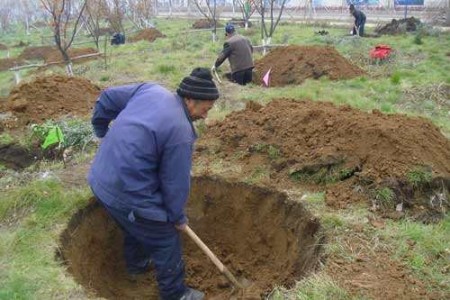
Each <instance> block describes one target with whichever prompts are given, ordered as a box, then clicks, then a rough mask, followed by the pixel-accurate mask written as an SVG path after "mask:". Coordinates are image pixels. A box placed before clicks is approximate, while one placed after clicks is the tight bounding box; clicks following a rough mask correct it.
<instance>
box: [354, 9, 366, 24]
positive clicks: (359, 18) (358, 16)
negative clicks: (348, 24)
mask: <svg viewBox="0 0 450 300" xmlns="http://www.w3.org/2000/svg"><path fill="white" fill-rule="evenodd" d="M352 14H353V17H354V18H355V25H356V26H361V25H364V24H365V23H366V15H365V14H364V13H363V12H362V11H360V10H358V9H355V10H354V11H353V13H352Z"/></svg>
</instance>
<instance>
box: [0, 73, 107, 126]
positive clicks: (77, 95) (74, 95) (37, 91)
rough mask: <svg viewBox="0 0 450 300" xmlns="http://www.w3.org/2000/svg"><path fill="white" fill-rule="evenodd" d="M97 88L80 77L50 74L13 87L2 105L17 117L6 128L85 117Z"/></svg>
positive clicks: (97, 90) (97, 93) (95, 96)
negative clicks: (66, 117) (50, 120)
mask: <svg viewBox="0 0 450 300" xmlns="http://www.w3.org/2000/svg"><path fill="white" fill-rule="evenodd" d="M99 93H100V89H99V88H98V87H97V86H95V85H93V84H92V83H91V82H90V81H88V80H87V79H84V78H79V77H66V76H61V75H53V76H48V77H40V78H37V79H36V80H35V81H32V82H28V83H23V84H21V85H19V86H17V87H15V88H14V89H13V90H12V91H11V93H10V95H9V97H8V100H7V103H6V105H5V107H6V110H9V111H12V113H13V114H14V116H15V117H16V118H17V120H15V121H14V122H9V123H8V124H7V126H8V127H16V126H23V125H27V124H30V123H42V122H43V121H45V120H47V119H55V118H58V117H61V116H64V115H67V114H70V115H77V116H84V115H87V114H88V113H89V112H90V111H91V109H92V107H93V104H94V103H95V100H96V98H97V97H98V95H99Z"/></svg>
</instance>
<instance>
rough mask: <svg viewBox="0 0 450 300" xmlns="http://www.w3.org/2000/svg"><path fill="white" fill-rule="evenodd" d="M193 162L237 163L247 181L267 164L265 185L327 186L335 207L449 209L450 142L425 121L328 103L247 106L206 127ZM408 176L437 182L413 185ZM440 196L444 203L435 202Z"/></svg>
mask: <svg viewBox="0 0 450 300" xmlns="http://www.w3.org/2000/svg"><path fill="white" fill-rule="evenodd" d="M196 158H197V159H199V161H202V160H203V161H205V162H207V161H214V160H215V159H222V160H223V162H225V163H226V162H229V163H231V164H238V165H240V166H241V167H242V173H243V174H241V176H247V177H251V176H252V175H254V174H255V172H256V171H255V170H259V169H260V168H261V166H267V167H268V170H267V176H268V177H267V179H266V181H265V182H264V184H269V185H282V184H288V185H289V184H301V183H304V184H309V185H312V186H321V188H320V189H321V190H323V189H324V188H323V186H324V185H325V186H326V188H325V189H326V190H327V193H326V201H327V203H328V204H329V205H331V206H334V207H345V206H346V205H347V204H349V203H352V202H357V201H362V200H366V201H369V200H371V201H373V205H374V208H376V209H380V210H382V211H384V209H382V208H388V209H387V210H388V211H392V210H395V208H396V205H398V204H402V205H403V206H404V208H417V209H419V208H420V210H421V212H429V211H433V212H437V213H444V212H445V211H446V210H448V208H449V207H450V206H449V205H450V204H449V203H450V201H449V199H448V198H446V197H448V196H447V195H449V191H450V141H449V140H448V139H447V138H446V137H444V136H443V135H442V133H441V132H440V131H439V129H438V128H437V127H436V126H434V125H433V124H432V123H431V122H430V121H428V120H426V119H423V118H411V117H407V116H405V115H385V114H382V113H381V112H379V111H376V110H375V111H372V112H371V113H367V112H363V111H360V110H357V109H353V108H351V107H350V106H340V107H338V106H335V105H333V104H331V103H327V102H310V101H294V100H289V99H280V100H273V101H272V102H270V103H269V104H267V106H265V107H263V106H261V105H259V104H256V103H253V102H250V103H249V104H248V105H247V107H246V109H245V110H243V111H239V112H234V113H232V114H230V115H229V116H228V117H227V118H226V119H225V120H224V121H223V122H222V123H218V124H213V125H211V126H210V127H209V128H207V130H206V133H205V134H204V135H203V136H202V138H201V139H200V140H199V142H198V145H197V153H196ZM411 172H416V173H419V174H430V176H431V177H432V179H431V180H426V181H425V180H424V182H420V183H417V184H414V185H413V184H412V183H411V181H409V180H408V174H411ZM383 188H389V189H391V191H392V192H393V193H394V195H389V197H390V198H391V199H390V201H387V202H388V203H380V202H382V199H380V195H379V194H378V192H379V191H380V190H382V189H383ZM436 197H438V198H439V197H441V198H439V199H441V200H442V201H438V200H436V202H435V204H433V201H430V199H434V198H436ZM436 199H437V198H436ZM383 205H385V207H381V206H383ZM424 208H426V209H425V211H423V209H424Z"/></svg>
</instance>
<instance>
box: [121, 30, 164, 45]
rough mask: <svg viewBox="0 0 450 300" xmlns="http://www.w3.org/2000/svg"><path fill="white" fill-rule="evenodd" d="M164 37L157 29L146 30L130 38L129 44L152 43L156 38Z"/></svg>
mask: <svg viewBox="0 0 450 300" xmlns="http://www.w3.org/2000/svg"><path fill="white" fill-rule="evenodd" d="M164 37H166V36H165V35H164V34H162V33H161V32H160V31H159V30H158V29H156V28H146V29H143V30H141V31H139V33H137V34H136V35H134V36H132V37H130V39H129V40H130V42H132V43H134V42H139V41H149V42H154V41H155V40H156V39H157V38H164Z"/></svg>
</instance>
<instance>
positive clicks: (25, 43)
mask: <svg viewBox="0 0 450 300" xmlns="http://www.w3.org/2000/svg"><path fill="white" fill-rule="evenodd" d="M29 44H30V42H24V41H20V42H18V43H17V44H15V45H14V46H13V47H14V48H21V47H27V46H28V45H29Z"/></svg>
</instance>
